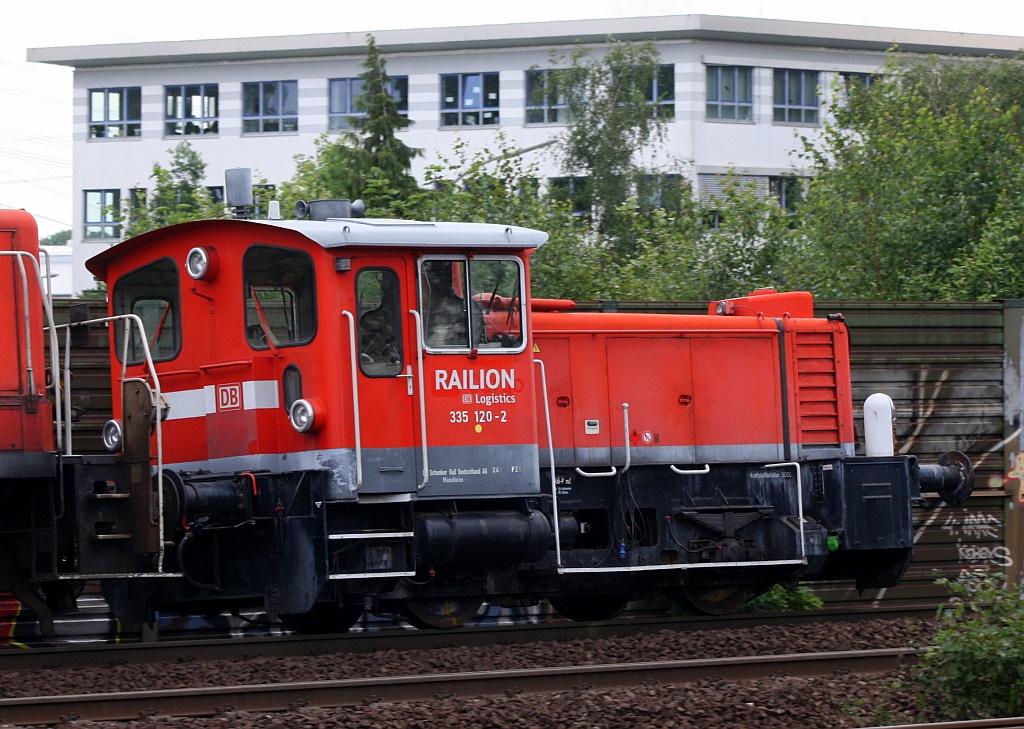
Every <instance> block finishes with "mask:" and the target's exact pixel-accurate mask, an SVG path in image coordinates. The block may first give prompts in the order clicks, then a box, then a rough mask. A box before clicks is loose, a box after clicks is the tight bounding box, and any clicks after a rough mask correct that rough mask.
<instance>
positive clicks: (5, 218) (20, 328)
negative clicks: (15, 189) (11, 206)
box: [0, 210, 54, 476]
mask: <svg viewBox="0 0 1024 729" xmlns="http://www.w3.org/2000/svg"><path fill="white" fill-rule="evenodd" d="M39 273H40V269H39V243H38V235H37V233H36V223H35V220H34V219H33V218H32V216H31V215H29V214H28V213H26V212H25V211H23V210H0V280H3V282H4V289H5V290H6V291H8V292H9V294H8V295H7V296H3V297H0V322H2V326H3V330H2V331H3V341H4V342H6V346H7V351H8V353H9V354H10V356H11V357H12V358H13V359H10V360H9V361H8V363H7V365H6V366H5V367H2V368H0V433H2V434H3V435H2V436H0V476H8V475H21V476H24V475H26V472H33V471H36V470H37V469H39V468H40V467H42V468H43V470H44V471H45V470H47V469H48V470H49V471H50V473H51V474H52V472H53V468H54V462H53V461H52V459H47V458H45V456H44V454H46V453H52V452H53V451H54V432H53V427H52V422H53V410H52V407H51V403H50V402H49V400H47V399H46V396H45V395H46V392H45V388H46V361H45V353H44V348H43V347H44V340H43V309H42V306H41V304H40V302H41V301H42V298H43V297H42V292H41V291H40V286H41V277H40V276H39ZM41 462H42V463H41Z"/></svg>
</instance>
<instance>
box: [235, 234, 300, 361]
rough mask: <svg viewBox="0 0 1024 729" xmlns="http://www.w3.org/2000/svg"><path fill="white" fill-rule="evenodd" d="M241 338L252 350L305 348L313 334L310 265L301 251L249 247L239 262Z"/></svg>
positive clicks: (269, 247) (271, 247) (270, 247)
mask: <svg viewBox="0 0 1024 729" xmlns="http://www.w3.org/2000/svg"><path fill="white" fill-rule="evenodd" d="M242 268H243V272H244V281H245V335H246V339H247V340H248V341H249V344H250V345H251V346H252V347H253V348H254V349H269V348H271V347H286V346H291V345H296V344H306V343H308V342H310V341H312V339H313V336H314V335H315V334H316V291H315V288H314V275H313V261H312V259H311V258H310V257H309V256H308V255H306V254H305V253H303V252H302V251H296V250H292V249H290V248H276V247H273V246H253V247H252V248H250V249H249V250H248V251H246V252H245V258H244V259H243V261H242Z"/></svg>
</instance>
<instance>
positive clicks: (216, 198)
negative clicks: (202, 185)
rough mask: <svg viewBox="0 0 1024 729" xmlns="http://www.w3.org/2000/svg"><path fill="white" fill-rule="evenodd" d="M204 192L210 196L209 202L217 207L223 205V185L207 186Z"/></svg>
mask: <svg viewBox="0 0 1024 729" xmlns="http://www.w3.org/2000/svg"><path fill="white" fill-rule="evenodd" d="M206 192H207V193H209V195H210V202H213V203H216V204H217V205H223V204H224V186H223V185H207V186H206Z"/></svg>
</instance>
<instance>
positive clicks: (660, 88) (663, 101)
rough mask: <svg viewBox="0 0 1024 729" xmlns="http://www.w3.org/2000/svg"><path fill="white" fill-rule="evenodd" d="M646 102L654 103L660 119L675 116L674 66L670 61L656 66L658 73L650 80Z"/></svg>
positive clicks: (673, 117)
mask: <svg viewBox="0 0 1024 729" xmlns="http://www.w3.org/2000/svg"><path fill="white" fill-rule="evenodd" d="M647 102H648V103H650V104H654V105H655V108H656V115H657V116H659V117H661V118H662V119H675V117H676V67H675V65H674V64H672V63H663V64H661V65H660V66H658V73H657V74H655V76H654V78H653V79H652V80H651V87H650V90H649V91H648V92H647Z"/></svg>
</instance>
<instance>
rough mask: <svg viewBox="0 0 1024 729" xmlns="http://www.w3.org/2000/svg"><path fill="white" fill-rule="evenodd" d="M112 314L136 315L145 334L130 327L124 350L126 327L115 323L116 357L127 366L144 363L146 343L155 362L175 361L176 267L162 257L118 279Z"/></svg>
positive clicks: (178, 326)
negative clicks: (126, 362) (125, 362)
mask: <svg viewBox="0 0 1024 729" xmlns="http://www.w3.org/2000/svg"><path fill="white" fill-rule="evenodd" d="M113 301H114V314H116V315H123V314H135V315H136V316H138V317H139V319H141V320H142V326H143V327H144V329H145V332H143V333H140V332H139V329H138V327H137V326H134V325H132V326H131V327H130V328H129V335H128V342H127V349H126V347H125V338H124V332H125V327H124V324H123V323H122V322H115V323H114V324H113V328H114V341H115V344H116V349H117V358H118V359H119V360H121V359H122V358H126V359H127V361H128V364H130V365H135V364H142V363H143V362H145V361H146V349H145V344H146V343H147V342H148V344H149V349H150V354H151V356H152V357H153V361H154V362H165V361H167V360H171V359H174V358H175V357H177V356H178V353H179V352H180V351H181V313H180V312H181V305H180V301H179V299H178V267H177V266H176V265H175V264H174V261H172V260H170V259H169V258H164V259H161V260H159V261H155V262H154V263H151V264H149V265H148V266H145V267H144V268H140V269H139V270H137V271H133V272H132V273H129V274H128V275H127V276H123V277H122V278H120V279H118V281H117V283H116V284H114V294H113Z"/></svg>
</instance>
